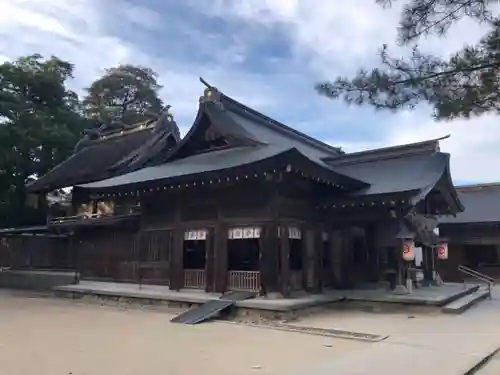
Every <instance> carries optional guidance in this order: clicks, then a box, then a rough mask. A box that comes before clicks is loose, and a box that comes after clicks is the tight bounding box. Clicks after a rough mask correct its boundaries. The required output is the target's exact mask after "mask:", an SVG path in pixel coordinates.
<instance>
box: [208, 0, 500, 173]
mask: <svg viewBox="0 0 500 375" xmlns="http://www.w3.org/2000/svg"><path fill="white" fill-rule="evenodd" d="M212 3H213V2H210V7H209V6H208V4H207V9H204V11H206V12H209V13H210V12H211V13H216V14H223V15H226V16H233V17H238V18H240V19H244V20H246V21H249V22H256V23H260V24H264V25H271V24H273V25H281V26H282V25H284V26H285V28H286V30H287V32H288V35H289V36H290V39H291V40H292V42H293V43H294V46H295V52H296V55H297V58H298V59H301V60H303V61H308V63H309V65H308V67H309V69H310V70H311V75H312V78H311V80H312V81H313V80H314V79H318V77H319V79H325V78H326V79H330V78H334V77H335V76H336V75H338V74H346V75H349V74H352V72H354V71H356V70H357V69H358V68H360V67H361V66H367V65H368V67H369V66H370V65H371V64H373V63H374V61H376V60H375V59H376V53H377V51H378V49H379V48H380V46H381V45H382V44H383V43H389V44H390V43H391V42H395V39H396V26H397V21H398V19H399V12H400V8H399V7H395V8H392V9H389V10H388V9H382V8H381V7H379V6H377V5H376V4H375V1H374V0H350V1H345V2H340V1H328V0H325V1H315V2H314V5H312V3H311V2H310V1H309V0H265V1H263V0H219V1H216V2H215V5H214V6H212ZM402 3H403V2H399V3H395V4H396V5H398V4H402ZM484 32H485V29H484V28H483V25H479V24H476V23H475V22H473V21H471V20H463V21H461V22H460V23H459V24H458V25H456V26H455V27H454V28H452V29H451V32H450V33H449V34H448V36H447V37H446V39H439V38H429V39H428V40H423V41H422V43H421V44H422V47H423V48H424V49H425V50H427V51H430V52H433V53H437V54H441V55H449V54H451V53H453V52H454V51H456V50H457V49H460V48H461V47H463V46H464V45H465V44H470V43H474V42H476V41H477V40H478V38H480V37H481V36H482V35H483V34H484ZM394 45H395V43H394ZM393 51H395V52H396V53H401V54H403V53H404V50H401V49H398V48H394V49H393ZM312 83H313V82H311V84H312ZM349 113H351V114H353V115H354V116H355V113H356V111H349ZM376 116H377V113H374V114H373V117H374V120H376ZM366 120H367V119H366V117H364V118H363V121H366ZM499 120H500V119H499V117H498V116H485V117H481V118H476V119H472V120H469V121H467V120H455V121H452V122H434V121H433V120H432V119H431V117H430V116H429V114H428V111H427V110H426V109H425V108H422V109H419V110H418V111H414V112H409V113H399V114H395V115H393V116H392V117H390V118H389V120H388V124H384V126H381V129H384V130H383V131H386V133H385V134H383V136H382V137H381V140H380V141H377V142H367V141H366V139H365V137H364V134H363V133H362V132H361V133H360V134H358V139H359V140H358V141H349V142H342V141H341V140H340V142H339V139H335V140H334V141H333V142H332V143H333V144H336V145H339V144H340V145H343V147H344V148H345V149H346V150H347V151H359V150H362V149H367V148H374V147H383V146H388V145H394V144H399V143H409V142H415V141H419V140H424V139H430V138H434V137H440V136H442V135H446V134H451V135H452V137H451V138H450V139H449V140H446V141H443V142H442V150H444V151H446V152H451V154H452V169H453V177H454V179H455V180H459V181H464V180H466V181H472V180H474V181H476V180H477V181H492V180H500V169H494V168H491V167H492V166H494V165H500V148H498V147H496V145H498V144H500V124H498V123H499V122H500V121H499ZM374 122H375V121H374ZM385 125H388V126H385ZM366 126H372V125H371V124H369V123H368V122H367V125H366ZM386 129H387V130H386ZM381 131H382V130H381ZM351 138H352V137H351Z"/></svg>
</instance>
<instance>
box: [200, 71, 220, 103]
mask: <svg viewBox="0 0 500 375" xmlns="http://www.w3.org/2000/svg"><path fill="white" fill-rule="evenodd" d="M200 82H201V83H203V84H204V85H205V86H207V88H206V89H205V90H204V91H203V96H201V97H200V103H206V102H212V103H216V104H221V101H220V97H221V94H220V91H219V90H217V88H216V87H213V86H211V85H210V84H209V83H208V82H207V81H205V80H204V79H203V78H201V77H200Z"/></svg>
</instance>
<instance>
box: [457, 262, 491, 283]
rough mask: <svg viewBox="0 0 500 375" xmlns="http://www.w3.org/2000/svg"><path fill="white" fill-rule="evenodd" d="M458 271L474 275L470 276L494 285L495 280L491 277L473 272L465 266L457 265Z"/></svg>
mask: <svg viewBox="0 0 500 375" xmlns="http://www.w3.org/2000/svg"><path fill="white" fill-rule="evenodd" d="M458 270H459V271H462V272H464V273H469V274H474V275H471V276H476V277H477V278H483V279H486V280H487V281H488V282H490V283H492V284H495V283H496V280H495V279H494V278H493V277H491V276H488V275H485V274H484V273H481V272H478V271H476V270H473V269H471V268H469V267H465V266H462V265H459V266H458Z"/></svg>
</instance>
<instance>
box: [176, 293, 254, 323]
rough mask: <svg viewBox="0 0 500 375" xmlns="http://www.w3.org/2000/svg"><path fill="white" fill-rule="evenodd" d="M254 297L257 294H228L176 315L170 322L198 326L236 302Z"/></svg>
mask: <svg viewBox="0 0 500 375" xmlns="http://www.w3.org/2000/svg"><path fill="white" fill-rule="evenodd" d="M256 295H257V293H255V292H237V291H236V292H228V293H226V294H223V295H222V296H221V297H219V299H214V300H212V301H208V302H206V303H204V304H203V305H201V306H197V307H194V308H192V309H189V310H187V311H185V312H183V313H181V314H179V315H177V316H176V317H175V318H173V319H172V320H171V322H172V323H181V324H198V323H201V322H203V321H205V320H208V319H210V318H213V317H214V316H215V315H217V314H218V313H220V312H221V311H223V310H225V309H227V308H229V307H231V306H233V305H234V304H235V303H236V302H238V301H243V300H246V299H249V298H254V297H255V296H256Z"/></svg>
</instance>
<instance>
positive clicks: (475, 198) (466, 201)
mask: <svg viewBox="0 0 500 375" xmlns="http://www.w3.org/2000/svg"><path fill="white" fill-rule="evenodd" d="M457 191H458V196H459V197H460V201H461V202H462V203H463V205H464V208H465V210H464V212H461V213H459V214H457V215H456V217H453V216H443V217H441V218H440V219H439V222H440V223H441V224H464V223H495V222H500V184H484V185H472V186H461V187H457Z"/></svg>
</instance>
